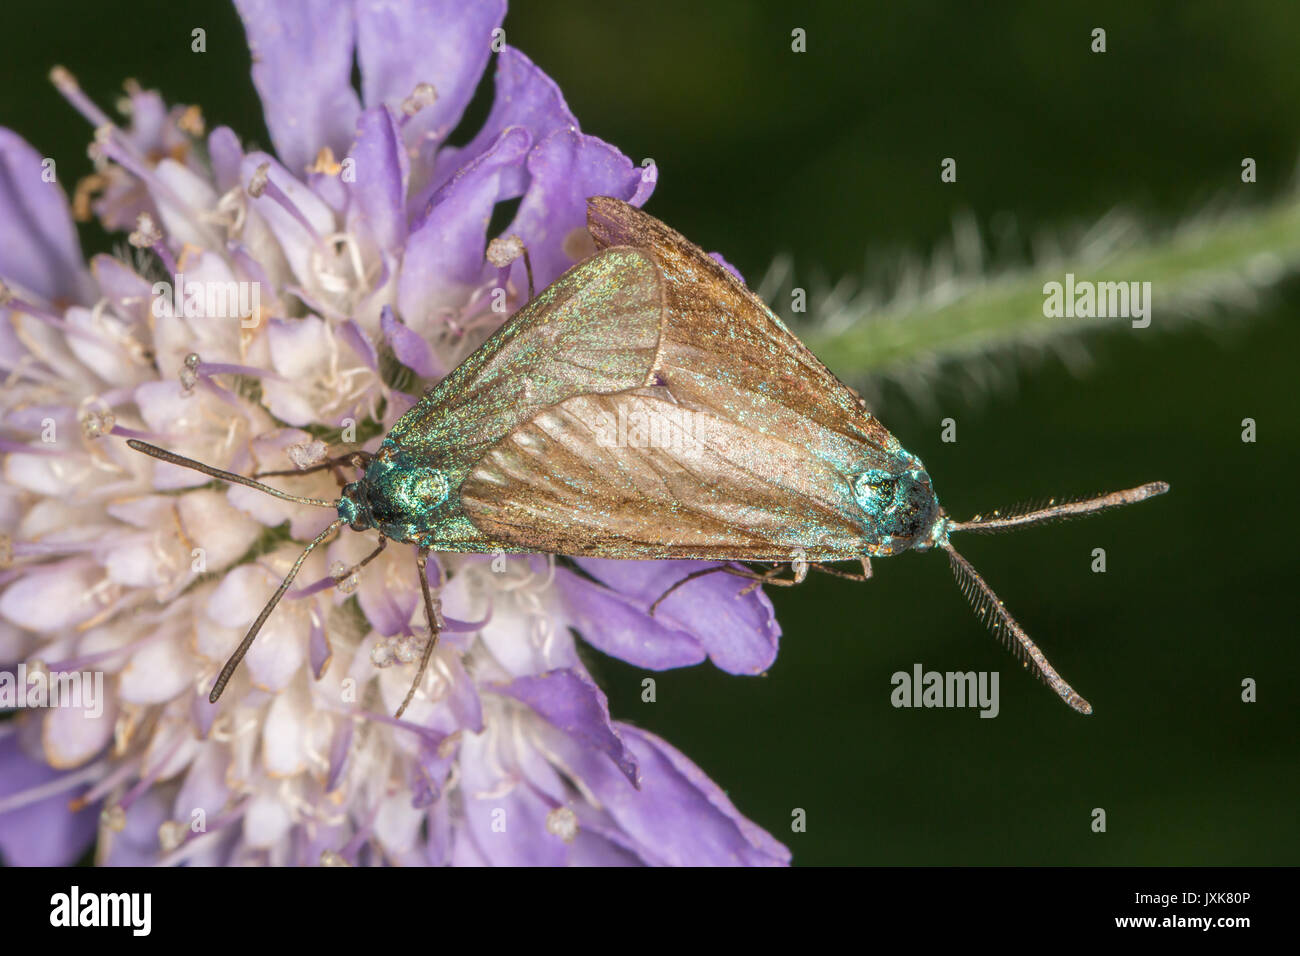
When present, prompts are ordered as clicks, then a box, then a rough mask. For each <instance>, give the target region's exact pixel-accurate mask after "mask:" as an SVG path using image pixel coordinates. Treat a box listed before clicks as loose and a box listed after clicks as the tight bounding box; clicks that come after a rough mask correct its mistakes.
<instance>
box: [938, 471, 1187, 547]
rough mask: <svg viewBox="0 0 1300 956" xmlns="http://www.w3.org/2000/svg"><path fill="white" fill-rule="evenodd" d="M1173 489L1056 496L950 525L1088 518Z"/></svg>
mask: <svg viewBox="0 0 1300 956" xmlns="http://www.w3.org/2000/svg"><path fill="white" fill-rule="evenodd" d="M1168 490H1169V484H1168V483H1167V482H1164V481H1149V482H1147V483H1146V484H1145V485H1139V486H1138V487H1136V488H1128V489H1126V490H1124V491H1112V492H1111V493H1110V494H1107V495H1097V496H1096V497H1093V498H1053V499H1052V500H1051V501H1049V502H1048V503H1047V504H1046V506H1044V507H1041V508H1037V507H1032V506H1030V507H1023V508H1010V509H1007V510H1004V511H994V512H991V513H990V514H987V515H976V516H975V517H974V518H971V519H970V520H969V521H956V522H951V523H949V525H948V530H949V531H950V532H951V531H975V532H979V533H981V534H992V533H994V532H996V531H1010V530H1011V529H1012V528H1020V527H1025V526H1026V525H1035V524H1045V523H1047V522H1049V521H1068V520H1070V519H1071V518H1085V517H1087V516H1088V515H1093V514H1096V513H1097V512H1098V511H1105V510H1106V509H1107V508H1117V507H1119V506H1120V505H1133V504H1137V503H1138V502H1139V501H1146V500H1147V499H1148V498H1153V497H1155V496H1156V495H1162V494H1164V493H1165V492H1166V491H1168Z"/></svg>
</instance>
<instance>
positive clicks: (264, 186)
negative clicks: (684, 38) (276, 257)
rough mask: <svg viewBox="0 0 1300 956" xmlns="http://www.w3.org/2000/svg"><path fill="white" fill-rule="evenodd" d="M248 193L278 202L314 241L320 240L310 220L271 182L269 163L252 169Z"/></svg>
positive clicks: (256, 197)
mask: <svg viewBox="0 0 1300 956" xmlns="http://www.w3.org/2000/svg"><path fill="white" fill-rule="evenodd" d="M248 195H250V196H252V197H253V198H254V199H260V198H261V197H262V196H266V198H267V199H270V200H272V201H274V202H276V203H278V204H279V205H280V207H281V208H283V209H284V211H285V212H287V213H288V214H289V215H290V216H292V217H293V218H294V221H295V222H297V223H298V225H300V226H302V227H303V229H305V230H307V235H309V236H311V237H312V239H314V240H316V242H320V234H319V233H318V232H317V231H316V227H315V226H313V225H312V224H311V220H310V219H308V218H307V216H306V215H305V214H304V213H303V211H302V210H301V209H299V208H298V207H297V206H296V205H294V202H293V200H292V199H290V198H289V196H288V194H287V193H286V192H285V191H284V190H283V189H281V188H280V187H279V186H277V185H276V184H275V183H273V182H271V164H270V163H263V164H262V165H261V166H258V167H257V169H255V170H253V175H252V176H250V177H249V180H248Z"/></svg>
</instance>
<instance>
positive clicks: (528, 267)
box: [524, 246, 537, 302]
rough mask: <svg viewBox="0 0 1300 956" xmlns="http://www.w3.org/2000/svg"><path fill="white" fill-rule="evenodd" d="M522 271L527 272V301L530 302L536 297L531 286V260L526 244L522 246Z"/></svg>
mask: <svg viewBox="0 0 1300 956" xmlns="http://www.w3.org/2000/svg"><path fill="white" fill-rule="evenodd" d="M524 272H526V273H528V301H529V302H532V301H533V299H535V298H537V292H536V290H535V289H534V288H533V260H532V259H530V258H529V256H528V247H527V246H524Z"/></svg>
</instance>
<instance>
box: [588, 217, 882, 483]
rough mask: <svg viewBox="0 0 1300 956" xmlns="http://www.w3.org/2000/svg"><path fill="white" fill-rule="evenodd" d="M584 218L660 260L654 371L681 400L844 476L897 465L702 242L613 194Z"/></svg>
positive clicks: (865, 418)
mask: <svg viewBox="0 0 1300 956" xmlns="http://www.w3.org/2000/svg"><path fill="white" fill-rule="evenodd" d="M587 226H588V229H589V230H590V231H591V234H592V237H593V238H594V239H595V241H596V245H597V247H598V248H607V247H614V246H618V247H627V246H632V247H635V248H637V249H640V250H642V251H643V252H646V253H648V254H649V255H650V256H651V257H653V258H654V260H655V262H656V263H657V264H658V265H659V269H660V272H661V273H662V275H663V282H664V297H665V308H666V314H665V322H664V327H663V334H662V339H661V342H660V347H659V354H658V356H657V358H656V360H655V368H654V370H655V374H656V377H657V380H658V381H659V382H662V383H665V384H667V385H669V386H670V387H671V389H672V392H673V395H674V396H675V397H676V399H677V400H678V401H679V402H681V403H683V404H686V405H692V406H696V407H699V408H711V409H714V410H715V411H717V412H718V413H719V414H720V415H722V416H724V417H727V418H729V419H732V420H734V421H738V422H743V423H744V424H745V425H746V426H747V427H749V428H752V429H753V430H754V431H755V432H757V433H759V434H761V435H762V436H764V438H777V439H783V440H785V441H787V442H789V443H790V444H794V445H802V446H803V447H805V448H807V449H809V450H810V451H812V452H813V453H814V454H816V455H817V456H818V457H820V458H822V459H823V460H825V461H827V462H829V463H831V464H833V465H834V466H835V467H836V468H837V469H838V470H839V471H840V472H841V473H843V474H846V475H848V474H853V473H860V472H861V471H863V470H865V469H866V468H871V467H883V468H885V469H887V470H888V469H889V468H890V464H891V459H892V457H893V456H894V455H896V454H898V453H899V452H900V451H901V448H900V446H899V444H898V441H897V439H895V438H894V436H893V435H892V434H890V432H889V430H888V429H886V428H885V427H884V426H883V425H881V424H880V422H879V421H878V420H877V419H876V418H875V417H874V416H872V415H871V413H870V412H869V411H867V409H866V408H865V406H864V405H863V403H862V402H861V399H860V398H859V397H858V396H857V394H856V393H855V392H853V391H852V390H851V389H850V388H849V387H848V386H846V385H844V384H843V383H842V382H841V381H840V380H839V379H837V378H836V377H835V376H834V375H833V374H831V372H830V371H829V370H828V369H827V368H826V366H824V365H823V364H822V363H821V362H820V361H818V359H817V357H816V356H814V355H813V354H812V352H810V351H809V350H808V348H807V347H806V346H805V345H804V344H803V343H802V342H800V341H799V340H798V339H797V338H796V337H795V336H794V334H793V333H792V332H791V331H790V330H789V329H788V328H786V326H785V323H783V322H782V321H781V320H780V319H779V318H778V317H777V316H776V315H775V314H774V313H773V312H772V311H771V310H770V309H768V307H767V306H766V305H765V304H764V303H763V301H762V300H761V299H759V298H758V297H757V296H756V295H754V294H753V293H752V292H750V291H749V290H748V289H747V288H745V285H744V283H742V282H740V281H739V280H738V279H737V278H736V277H735V276H734V275H732V274H731V273H730V272H729V271H727V269H726V268H724V267H723V266H722V265H720V264H719V263H718V262H717V261H716V260H714V259H713V258H712V257H711V256H709V255H708V254H707V253H706V252H705V251H704V250H703V249H701V248H700V247H699V246H697V245H695V244H694V243H692V242H691V241H690V240H688V239H686V238H685V237H683V236H682V235H680V234H679V233H677V232H675V231H674V230H672V229H670V228H669V227H668V226H666V225H664V224H663V223H662V222H660V221H659V220H657V219H655V218H654V217H653V216H650V215H648V214H646V213H644V212H642V211H641V210H639V209H637V208H636V207H634V206H630V205H628V204H627V203H625V202H622V201H620V200H617V199H612V198H609V197H596V198H593V199H590V200H589V201H588V203H587ZM791 412H793V413H794V414H790V413H791Z"/></svg>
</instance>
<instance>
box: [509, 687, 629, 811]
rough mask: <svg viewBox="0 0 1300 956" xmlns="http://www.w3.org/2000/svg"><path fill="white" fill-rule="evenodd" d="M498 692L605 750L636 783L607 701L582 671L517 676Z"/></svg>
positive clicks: (588, 745) (576, 736)
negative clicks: (519, 701) (611, 719)
mask: <svg viewBox="0 0 1300 956" xmlns="http://www.w3.org/2000/svg"><path fill="white" fill-rule="evenodd" d="M496 690H497V692H498V693H501V694H506V695H508V696H510V697H513V698H515V699H516V700H521V701H523V702H524V703H525V704H527V705H528V706H529V707H531V708H532V709H533V710H535V711H537V713H538V714H540V715H541V716H542V717H543V718H545V720H546V721H547V722H548V723H550V724H551V725H552V726H554V727H557V728H558V729H560V730H563V731H564V732H565V733H566V734H568V735H569V736H570V737H572V738H573V739H575V740H577V741H578V742H580V743H581V744H583V745H585V746H587V747H590V748H592V749H593V750H598V751H600V752H601V753H603V754H607V755H608V756H609V759H610V760H612V761H614V765H615V766H617V767H618V769H619V770H621V771H623V775H624V776H626V777H627V779H628V780H629V781H630V782H631V784H632V786H634V787H636V786H639V785H640V781H639V775H638V773H637V766H636V760H634V759H633V757H632V755H631V754H630V753H629V752H628V749H627V746H626V745H625V744H624V743H623V738H621V737H620V736H619V735H618V731H616V730H615V729H614V727H613V725H612V724H611V723H610V720H609V701H608V700H606V699H605V695H604V693H602V692H601V689H600V688H599V687H597V686H596V685H595V684H594V683H593V682H592V680H591V678H590V677H588V676H587V675H586V674H584V673H582V672H581V671H579V670H576V669H574V668H562V669H559V670H553V671H547V672H546V673H544V674H538V675H536V676H535V677H519V678H516V679H515V680H513V681H511V682H510V683H509V684H508V685H506V686H504V687H499V688H496Z"/></svg>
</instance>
